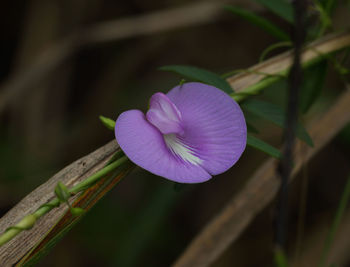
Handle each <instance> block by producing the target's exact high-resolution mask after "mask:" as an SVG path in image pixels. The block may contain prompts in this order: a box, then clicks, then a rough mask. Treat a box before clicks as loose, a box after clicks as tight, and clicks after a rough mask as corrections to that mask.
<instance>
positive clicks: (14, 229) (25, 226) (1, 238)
mask: <svg viewBox="0 0 350 267" xmlns="http://www.w3.org/2000/svg"><path fill="white" fill-rule="evenodd" d="M127 160H128V158H127V157H126V156H122V157H121V158H119V159H117V160H115V161H113V162H111V163H110V164H108V165H107V166H106V167H104V168H103V169H101V170H100V171H98V172H96V173H95V174H93V175H91V176H90V177H88V178H87V179H85V180H84V181H82V182H80V183H78V184H77V185H75V186H73V187H72V188H71V189H70V190H69V192H70V193H71V194H76V193H79V192H81V191H84V190H85V189H87V188H89V187H90V186H92V185H93V184H95V183H96V182H97V181H99V180H100V179H101V178H102V177H104V176H105V175H106V174H108V173H110V172H111V171H113V170H115V169H116V168H118V167H119V166H120V165H122V164H123V163H125V162H126V161H127ZM60 204H61V203H60V201H59V199H58V198H54V199H53V200H51V201H50V202H48V203H45V204H43V205H42V206H40V207H39V208H38V209H37V210H36V211H35V212H34V213H32V214H28V215H27V216H25V217H24V218H23V219H22V220H21V221H19V222H18V223H17V224H16V225H14V226H11V227H9V228H7V229H6V231H5V232H4V233H3V234H2V235H0V247H1V246H2V245H4V244H5V243H7V242H9V241H10V240H11V239H12V238H14V237H15V236H16V235H18V234H19V233H20V232H22V231H23V230H29V229H31V228H32V227H33V226H34V224H35V223H36V221H37V220H38V219H39V218H40V217H41V216H43V215H45V214H46V213H48V212H49V211H51V210H52V209H53V208H56V207H59V206H60Z"/></svg>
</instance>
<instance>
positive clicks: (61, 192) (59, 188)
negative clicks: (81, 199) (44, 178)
mask: <svg viewBox="0 0 350 267" xmlns="http://www.w3.org/2000/svg"><path fill="white" fill-rule="evenodd" d="M55 195H56V197H57V198H58V199H59V201H60V202H62V203H63V202H67V201H68V200H69V197H70V193H69V190H68V188H67V187H66V186H65V185H64V184H62V183H61V182H58V183H57V185H56V187H55Z"/></svg>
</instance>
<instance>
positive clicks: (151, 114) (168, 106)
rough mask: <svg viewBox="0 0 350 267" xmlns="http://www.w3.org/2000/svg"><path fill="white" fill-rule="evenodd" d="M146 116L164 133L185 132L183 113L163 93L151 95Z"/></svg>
mask: <svg viewBox="0 0 350 267" xmlns="http://www.w3.org/2000/svg"><path fill="white" fill-rule="evenodd" d="M146 118H147V120H148V121H149V122H150V123H152V124H153V125H154V126H156V127H157V128H158V129H159V130H160V131H161V132H162V133H163V134H171V133H183V128H182V126H181V113H180V111H179V110H178V109H177V107H176V106H175V105H174V104H173V103H172V102H171V101H170V100H169V98H168V97H167V96H166V95H165V94H163V93H156V94H154V95H153V96H152V97H151V101H150V109H149V110H148V111H147V114H146Z"/></svg>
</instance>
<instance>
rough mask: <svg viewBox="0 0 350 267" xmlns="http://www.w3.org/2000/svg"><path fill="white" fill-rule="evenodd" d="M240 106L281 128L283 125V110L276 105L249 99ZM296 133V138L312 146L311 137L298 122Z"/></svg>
mask: <svg viewBox="0 0 350 267" xmlns="http://www.w3.org/2000/svg"><path fill="white" fill-rule="evenodd" d="M241 107H242V108H243V109H244V110H246V111H249V112H251V113H253V114H255V115H257V116H259V117H261V118H263V119H265V120H268V121H270V122H272V123H274V124H276V125H278V126H280V127H282V128H284V127H285V125H284V121H285V112H284V111H283V110H282V109H281V108H280V107H278V106H276V105H274V104H271V103H268V102H265V101H261V100H257V99H249V100H247V101H245V102H244V103H242V105H241ZM296 135H297V137H298V138H300V139H301V140H303V141H304V142H305V143H307V144H308V145H309V146H311V147H312V146H313V142H312V139H311V137H310V135H309V134H308V133H307V131H306V130H305V128H304V127H303V126H302V125H301V124H300V123H298V124H297V129H296Z"/></svg>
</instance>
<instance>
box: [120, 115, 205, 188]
mask: <svg viewBox="0 0 350 267" xmlns="http://www.w3.org/2000/svg"><path fill="white" fill-rule="evenodd" d="M115 135H116V139H117V141H118V143H119V145H120V147H121V149H122V150H123V151H124V153H125V154H126V155H127V156H128V157H129V159H130V160H131V161H133V162H134V163H135V164H137V165H139V166H140V167H142V168H144V169H146V170H148V171H150V172H152V173H154V174H156V175H159V176H163V177H165V178H167V179H169V180H172V181H176V182H180V183H200V182H204V181H206V180H208V179H210V178H211V175H210V174H209V173H208V172H207V171H206V170H205V169H203V168H202V167H201V166H200V165H195V164H191V163H189V162H186V161H183V160H182V159H181V158H179V157H177V156H176V155H174V153H172V152H171V151H170V149H169V148H168V147H167V145H166V143H165V140H164V137H163V135H162V134H161V132H160V131H159V130H158V129H157V128H156V127H155V126H153V125H152V124H151V123H149V122H148V121H147V120H146V116H145V115H144V114H143V113H142V112H141V111H139V110H129V111H126V112H124V113H122V114H121V115H120V116H119V117H118V119H117V121H116V127H115Z"/></svg>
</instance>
